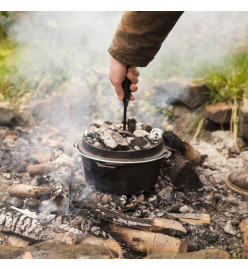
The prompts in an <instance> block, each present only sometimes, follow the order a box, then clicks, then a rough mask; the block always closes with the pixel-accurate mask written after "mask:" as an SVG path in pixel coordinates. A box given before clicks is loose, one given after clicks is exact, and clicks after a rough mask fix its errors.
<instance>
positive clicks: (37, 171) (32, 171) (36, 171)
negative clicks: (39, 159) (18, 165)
mask: <svg viewBox="0 0 248 270" xmlns="http://www.w3.org/2000/svg"><path fill="white" fill-rule="evenodd" d="M54 170H56V167H55V166H54V165H52V164H50V163H48V164H32V165H28V166H27V173H28V174H29V175H30V176H34V175H43V174H47V173H50V172H52V171H54Z"/></svg>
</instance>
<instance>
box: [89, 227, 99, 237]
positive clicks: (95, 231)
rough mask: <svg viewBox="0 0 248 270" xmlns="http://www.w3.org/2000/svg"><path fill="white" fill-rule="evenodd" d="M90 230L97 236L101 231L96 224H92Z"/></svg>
mask: <svg viewBox="0 0 248 270" xmlns="http://www.w3.org/2000/svg"><path fill="white" fill-rule="evenodd" d="M90 231H91V232H92V233H93V234H94V235H95V236H98V235H99V234H100V232H101V229H100V227H97V226H93V227H92V228H91V229H90Z"/></svg>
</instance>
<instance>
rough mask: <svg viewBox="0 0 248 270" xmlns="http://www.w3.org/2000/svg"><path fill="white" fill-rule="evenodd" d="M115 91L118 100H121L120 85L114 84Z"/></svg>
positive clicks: (122, 94)
mask: <svg viewBox="0 0 248 270" xmlns="http://www.w3.org/2000/svg"><path fill="white" fill-rule="evenodd" d="M115 92H116V94H117V96H118V99H119V100H123V98H124V91H123V88H122V86H121V85H115Z"/></svg>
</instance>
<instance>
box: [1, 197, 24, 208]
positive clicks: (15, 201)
mask: <svg viewBox="0 0 248 270" xmlns="http://www.w3.org/2000/svg"><path fill="white" fill-rule="evenodd" d="M23 204H24V203H23V199H21V198H18V197H13V196H9V197H8V198H7V199H6V200H5V205H6V206H15V207H17V208H22V207H23Z"/></svg>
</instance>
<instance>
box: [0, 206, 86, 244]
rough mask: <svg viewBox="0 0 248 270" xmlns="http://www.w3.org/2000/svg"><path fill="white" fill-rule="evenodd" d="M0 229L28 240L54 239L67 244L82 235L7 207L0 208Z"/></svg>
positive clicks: (73, 242) (79, 232) (76, 231)
mask: <svg viewBox="0 0 248 270" xmlns="http://www.w3.org/2000/svg"><path fill="white" fill-rule="evenodd" d="M0 231H3V232H4V233H12V234H16V235H18V236H21V237H25V238H27V239H29V240H30V241H44V240H51V239H56V240H59V241H62V242H64V243H67V244H75V243H78V242H79V241H80V240H81V239H82V237H83V236H84V234H83V232H81V231H79V230H77V229H74V228H70V227H68V226H66V225H59V226H55V225H51V224H50V225H47V224H45V223H41V222H39V221H38V219H36V218H32V217H29V216H27V215H25V214H23V213H20V212H17V211H14V210H9V209H1V210H0Z"/></svg>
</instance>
